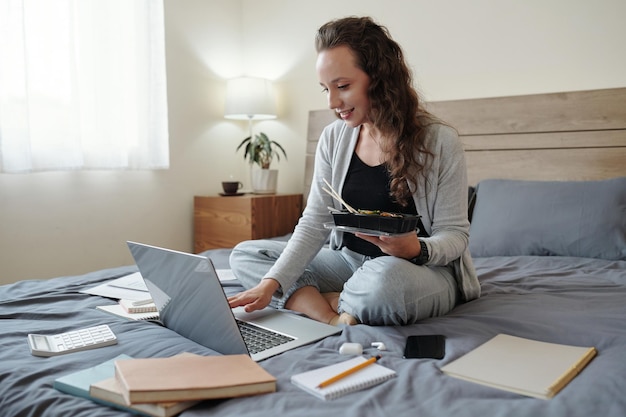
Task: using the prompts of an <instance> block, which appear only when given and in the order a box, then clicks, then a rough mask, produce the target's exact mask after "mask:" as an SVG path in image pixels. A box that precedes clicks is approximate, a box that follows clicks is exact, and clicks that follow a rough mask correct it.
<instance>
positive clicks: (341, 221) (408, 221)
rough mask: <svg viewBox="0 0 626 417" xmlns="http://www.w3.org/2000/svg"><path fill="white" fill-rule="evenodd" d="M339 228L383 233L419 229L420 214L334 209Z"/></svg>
mask: <svg viewBox="0 0 626 417" xmlns="http://www.w3.org/2000/svg"><path fill="white" fill-rule="evenodd" d="M331 214H332V215H333V219H334V221H335V226H337V228H338V229H342V228H344V230H346V231H353V232H360V231H362V232H364V233H366V232H367V231H376V232H382V233H383V234H401V233H408V232H412V231H414V230H416V229H417V220H418V219H419V216H416V215H411V214H399V213H388V214H387V215H385V214H365V213H350V212H348V211H333V212H332V213H331Z"/></svg>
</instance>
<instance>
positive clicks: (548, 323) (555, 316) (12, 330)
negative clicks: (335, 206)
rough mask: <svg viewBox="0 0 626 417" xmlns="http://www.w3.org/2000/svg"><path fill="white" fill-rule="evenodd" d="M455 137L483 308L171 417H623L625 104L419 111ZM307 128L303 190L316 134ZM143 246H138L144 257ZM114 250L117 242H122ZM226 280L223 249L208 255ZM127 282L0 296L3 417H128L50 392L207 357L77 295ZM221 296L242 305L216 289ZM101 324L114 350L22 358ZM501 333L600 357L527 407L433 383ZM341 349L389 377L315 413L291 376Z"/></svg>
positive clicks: (232, 286)
mask: <svg viewBox="0 0 626 417" xmlns="http://www.w3.org/2000/svg"><path fill="white" fill-rule="evenodd" d="M429 108H430V110H431V111H432V112H433V113H435V114H437V115H438V116H439V117H440V118H442V119H443V120H445V121H446V122H448V123H450V124H451V125H453V126H455V127H456V128H457V129H458V131H459V134H460V136H461V139H462V141H463V143H464V146H465V148H466V152H467V161H468V175H469V179H470V185H472V191H474V194H473V197H472V202H473V203H472V207H473V210H472V223H471V229H470V233H471V238H470V249H471V251H472V255H473V258H474V262H475V266H476V269H477V272H478V274H479V278H480V282H481V287H482V297H481V298H479V299H477V300H474V301H471V302H469V303H466V304H461V305H459V306H458V307H456V308H455V309H454V310H453V311H452V312H450V313H449V314H447V315H446V316H443V317H436V318H431V319H428V320H424V321H422V322H420V323H419V324H416V325H411V326H403V327H370V326H365V325H357V326H353V327H346V328H345V329H344V330H343V332H342V333H341V334H340V335H337V336H332V337H329V338H326V339H324V340H321V341H319V342H317V343H314V344H312V345H308V346H304V347H301V348H298V349H295V350H292V351H289V352H287V353H284V354H282V355H279V356H275V357H272V358H269V359H267V360H265V361H262V362H260V363H261V365H262V366H263V367H264V368H265V369H267V370H268V371H269V372H270V373H271V374H272V375H274V376H275V377H276V378H277V380H278V389H277V392H276V393H273V394H269V395H262V396H254V397H247V398H238V399H229V400H219V401H205V402H202V403H200V404H198V405H197V406H195V407H193V408H190V409H188V410H186V411H184V412H183V413H182V416H185V417H191V416H241V417H244V416H264V417H265V416H283V417H288V416H298V417H301V416H324V417H326V416H329V415H341V416H346V417H348V416H350V417H363V416H389V415H396V416H405V415H416V416H417V415H419V416H449V415H450V416H452V415H453V416H456V417H459V416H477V415H485V416H564V417H565V416H567V417H573V416H590V415H598V416H624V415H626V396H624V388H625V387H626V164H625V163H624V161H626V88H623V89H606V90H594V91H579V92H567V93H557V94H538V95H530V96H517V97H499V98H487V99H471V100H458V101H447V102H433V103H429ZM329 120H333V115H332V114H331V113H330V112H329V111H326V110H320V111H312V112H311V113H310V117H309V132H308V142H307V153H308V155H307V161H308V163H307V169H306V175H305V176H306V178H310V170H311V164H310V163H311V162H312V161H311V156H312V153H313V152H314V149H315V143H316V140H317V137H319V132H320V129H321V128H322V127H323V126H324V125H325V124H326V123H327V122H328V121H329ZM147 243H150V242H147ZM120 244H124V242H120ZM205 254H206V255H207V256H209V257H210V258H211V259H212V260H213V262H214V263H215V265H216V267H217V268H228V254H229V250H228V249H215V250H211V251H207V252H205ZM134 271H136V267H135V266H133V265H126V266H120V267H118V268H112V269H106V270H101V271H94V272H92V273H89V274H86V275H82V276H67V277H57V278H53V279H49V280H42V281H21V282H17V283H14V284H10V285H5V286H2V287H0V320H1V321H0V326H2V327H1V329H2V335H1V336H0V348H1V353H0V358H1V360H0V414H1V415H2V416H60V415H63V416H65V415H68V416H69V415H71V416H96V417H100V416H102V417H104V416H121V415H127V413H125V412H123V411H120V410H117V409H113V408H108V407H105V406H101V405H98V404H96V403H93V402H91V401H89V400H86V399H83V398H79V397H74V396H72V395H67V394H63V393H60V392H58V391H56V390H55V389H54V388H53V387H52V384H53V381H54V379H55V378H58V377H60V376H63V375H66V374H68V373H70V372H74V371H78V370H81V369H85V368H88V367H92V366H94V365H96V364H98V363H101V362H104V361H106V360H108V359H111V358H114V357H116V356H118V355H120V354H122V353H123V354H127V355H130V356H133V357H157V356H160V357H165V356H172V355H175V354H178V353H181V352H193V353H198V354H204V355H212V354H216V353H215V352H212V351H211V350H209V349H207V348H205V347H202V346H200V345H197V344H196V343H194V342H191V341H189V340H187V339H185V338H183V337H181V336H179V335H177V334H176V333H174V332H172V331H170V330H168V329H166V328H163V327H160V326H158V325H155V324H153V323H150V322H145V321H129V320H125V319H123V318H118V317H116V316H112V315H109V314H106V313H104V312H102V311H99V310H96V309H95V307H96V306H98V305H102V304H107V303H113V301H112V300H108V299H106V298H102V297H98V296H92V295H86V294H84V293H81V292H80V291H81V290H83V289H85V288H88V287H91V286H93V285H96V284H99V283H103V282H107V281H108V280H111V279H113V278H117V277H121V276H123V275H126V274H129V273H131V272H134ZM224 286H225V290H226V292H227V293H233V292H235V291H238V290H239V289H240V287H239V286H238V284H237V282H236V281H229V282H225V284H224ZM104 323H107V324H109V325H110V326H111V328H112V329H113V331H114V332H115V333H116V335H117V336H118V339H119V343H118V344H117V345H114V346H108V347H105V348H100V349H96V350H91V351H84V352H78V353H73V354H70V355H62V356H58V357H53V358H40V357H34V356H31V355H30V353H29V350H28V347H27V342H26V335H27V334H28V333H54V332H58V331H65V330H71V329H74V328H80V327H88V326H92V325H97V324H104ZM498 333H507V334H511V335H514V336H521V337H527V338H531V339H536V340H542V341H547V342H555V343H564V344H571V345H579V346H594V347H596V348H597V349H598V355H597V357H595V358H594V359H593V360H592V362H591V363H590V364H589V365H588V366H587V367H586V368H585V369H584V370H583V372H582V373H580V374H579V375H578V376H577V377H576V378H575V379H574V380H573V381H572V382H571V383H570V384H568V385H567V386H566V387H565V388H564V389H563V390H562V391H561V392H560V393H559V394H557V395H556V396H555V397H554V398H553V399H550V400H541V399H535V398H529V397H525V396H521V395H517V394H513V393H509V392H506V391H501V390H496V389H494V388H489V387H485V386H482V385H478V384H474V383H471V382H467V381H463V380H460V379H456V378H452V377H450V376H447V375H445V374H443V373H442V372H441V370H440V368H441V367H442V366H443V365H445V364H447V363H449V362H451V361H452V360H454V359H456V358H458V357H460V356H461V355H463V354H464V353H466V352H469V351H470V350H472V349H473V348H475V347H477V346H478V345H480V344H481V343H483V342H485V341H487V340H488V339H490V338H491V337H493V336H495V335H496V334H498ZM422 334H443V335H444V336H445V338H446V352H445V357H444V358H443V359H441V360H435V359H403V358H402V351H403V347H404V342H405V340H406V338H407V336H409V335H422ZM344 342H358V343H361V344H362V345H363V346H364V347H365V352H366V353H368V354H369V353H375V352H377V350H376V349H375V348H373V347H371V346H370V345H371V343H372V342H384V343H385V345H386V347H387V350H386V351H384V352H382V353H383V358H382V359H381V363H382V364H383V365H384V366H387V367H389V368H392V369H394V370H395V371H396V372H397V374H398V375H397V377H396V378H394V379H392V380H389V381H387V382H385V383H383V384H381V385H378V386H376V387H374V388H371V389H369V390H367V391H361V392H359V393H353V394H349V395H346V396H344V397H342V398H339V399H336V400H333V401H322V400H320V399H318V398H316V397H314V396H312V395H310V394H307V393H306V392H304V391H302V390H300V389H299V388H297V387H295V386H294V385H293V384H291V383H290V382H289V378H290V376H291V375H293V374H295V373H299V372H303V371H306V370H309V369H313V368H317V367H321V366H324V365H329V364H332V363H335V362H338V361H340V360H343V359H345V357H343V356H340V355H339V354H338V349H339V347H340V346H341V344H342V343H344Z"/></svg>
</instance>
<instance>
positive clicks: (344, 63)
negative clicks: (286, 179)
mask: <svg viewBox="0 0 626 417" xmlns="http://www.w3.org/2000/svg"><path fill="white" fill-rule="evenodd" d="M315 44H316V49H317V53H318V57H317V63H316V69H317V74H318V77H319V80H320V85H321V86H322V89H323V91H324V92H325V93H326V95H327V97H328V104H329V107H330V108H331V109H333V110H335V112H336V113H337V116H338V118H339V119H341V120H339V121H336V122H334V123H333V124H331V125H329V126H327V127H326V128H325V130H324V132H323V133H322V135H321V138H320V141H319V144H318V148H317V152H316V156H315V169H314V174H313V183H312V186H311V191H310V194H309V197H308V200H307V205H306V208H305V210H304V212H303V214H302V217H301V219H300V221H299V222H298V225H297V226H296V228H295V230H294V233H293V235H292V236H291V238H290V239H289V241H288V242H277V241H269V240H265V241H248V242H242V243H240V244H239V245H237V246H236V247H235V248H234V250H233V252H232V255H231V258H230V261H231V267H232V269H233V272H234V274H235V276H237V277H238V278H239V279H240V280H241V282H242V283H243V285H244V287H246V288H247V290H245V291H243V292H241V293H239V294H236V295H234V296H232V297H229V303H230V305H231V307H237V306H245V309H246V311H254V310H258V309H261V308H264V307H266V306H267V305H270V304H271V305H272V306H273V307H276V308H287V309H290V310H295V311H299V312H301V313H304V314H306V315H308V316H309V317H311V318H313V319H316V320H319V321H322V322H325V323H330V324H333V325H338V324H356V323H365V324H370V325H404V324H411V323H415V322H416V321H418V320H421V319H423V318H427V317H432V316H437V315H442V314H446V313H447V312H448V311H450V310H451V309H452V308H453V307H454V306H455V305H456V304H457V303H459V302H461V301H467V300H471V299H474V298H477V297H478V296H479V295H480V286H479V283H478V280H477V278H476V273H475V271H474V268H473V264H472V261H471V258H470V255H469V251H468V232H469V221H468V218H467V174H466V169H465V159H464V154H463V149H462V146H461V143H460V141H459V139H458V135H457V133H456V131H455V130H454V129H452V128H450V127H449V126H446V125H443V124H441V123H439V122H438V121H437V120H436V119H435V118H434V117H432V116H431V115H430V114H428V113H427V112H426V111H425V110H424V109H423V108H422V107H421V104H420V101H419V98H418V95H417V93H416V91H415V90H414V88H413V86H412V80H411V73H410V70H409V68H408V66H407V65H406V63H405V62H404V58H403V53H402V50H401V48H400V46H399V45H398V44H397V43H396V42H395V41H394V40H393V39H391V37H390V35H389V33H388V31H387V29H386V28H385V27H382V26H379V25H377V24H376V23H375V22H374V21H372V19H370V18H367V17H364V18H358V17H350V18H344V19H339V20H335V21H331V22H329V23H327V24H325V25H323V26H322V27H321V28H320V29H319V31H318V33H317V36H316V40H315ZM324 180H328V181H329V182H330V183H331V185H332V187H333V188H334V189H335V190H337V191H338V192H339V193H340V194H341V195H342V197H343V199H344V200H345V201H346V202H348V203H349V204H350V205H351V206H352V207H355V208H359V209H370V210H383V211H390V212H399V213H405V214H418V213H419V214H420V215H421V221H422V224H421V226H422V227H420V230H418V233H409V234H404V235H401V236H380V237H376V236H369V235H363V234H360V233H356V234H350V233H343V232H340V231H337V230H333V231H332V232H331V231H329V230H327V229H325V228H324V227H323V224H324V223H326V222H332V215H331V214H330V213H329V210H328V207H329V206H334V207H336V208H341V205H340V204H339V203H337V202H336V201H335V200H334V199H333V198H332V197H331V196H329V195H328V194H327V193H325V192H324V191H323V188H324V187H325V185H324ZM329 233H330V244H329V246H328V247H324V244H325V243H326V242H327V239H328V235H329Z"/></svg>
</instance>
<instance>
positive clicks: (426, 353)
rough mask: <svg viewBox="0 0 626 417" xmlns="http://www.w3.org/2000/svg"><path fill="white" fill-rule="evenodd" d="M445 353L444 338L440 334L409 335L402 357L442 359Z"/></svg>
mask: <svg viewBox="0 0 626 417" xmlns="http://www.w3.org/2000/svg"><path fill="white" fill-rule="evenodd" d="M445 354H446V339H445V337H444V336H443V335H440V334H428V335H416V336H409V337H408V338H407V339H406V346H405V348H404V357H405V358H407V359H409V358H430V359H442V358H443V357H444V356H445Z"/></svg>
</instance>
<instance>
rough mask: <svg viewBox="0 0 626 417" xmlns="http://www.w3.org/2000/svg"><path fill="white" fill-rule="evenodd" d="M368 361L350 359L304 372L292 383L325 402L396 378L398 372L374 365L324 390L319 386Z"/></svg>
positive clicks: (295, 377) (293, 378) (364, 359)
mask: <svg viewBox="0 0 626 417" xmlns="http://www.w3.org/2000/svg"><path fill="white" fill-rule="evenodd" d="M366 360H367V359H366V358H364V357H363V356H357V357H356V358H352V359H349V360H347V361H344V362H340V363H336V364H334V365H329V366H325V367H323V368H318V369H314V370H312V371H307V372H303V373H300V374H296V375H293V376H292V377H291V382H292V383H293V384H294V385H296V386H297V387H299V388H301V389H303V390H305V391H307V392H309V393H311V394H313V395H315V396H317V397H320V398H322V399H324V400H332V399H335V398H339V397H342V396H344V395H346V394H349V393H351V392H355V391H360V390H363V389H366V388H369V387H373V386H374V385H378V384H380V383H382V382H385V381H386V380H388V379H390V378H393V377H395V376H396V371H394V370H393V369H389V368H386V367H384V366H382V365H379V364H377V363H373V364H371V365H369V366H366V367H365V368H363V369H361V370H359V371H358V372H355V373H353V374H351V375H348V376H347V377H345V378H343V379H341V380H339V381H337V382H335V383H333V384H331V385H328V386H327V387H324V388H318V387H317V386H318V385H319V384H320V383H321V382H322V381H325V380H327V379H328V378H331V377H333V376H335V375H338V374H340V373H341V372H343V371H345V370H347V369H350V368H352V367H354V366H356V365H358V364H360V363H362V362H365V361H366Z"/></svg>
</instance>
